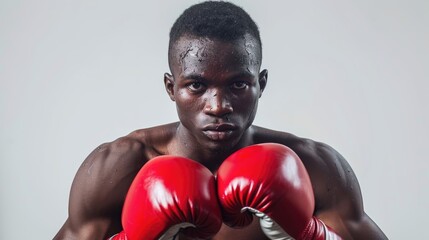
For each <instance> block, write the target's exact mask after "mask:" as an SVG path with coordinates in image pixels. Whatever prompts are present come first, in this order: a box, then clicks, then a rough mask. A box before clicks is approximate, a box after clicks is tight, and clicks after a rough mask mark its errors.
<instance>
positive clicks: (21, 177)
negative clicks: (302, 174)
mask: <svg viewBox="0 0 429 240" xmlns="http://www.w3.org/2000/svg"><path fill="white" fill-rule="evenodd" d="M195 2H196V1H155V0H151V1H133V0H125V1H110V0H108V1H101V0H91V1H87V0H75V1H55V0H41V1H25V0H1V1H0V114H1V118H0V147H1V149H0V159H1V168H0V184H1V185H0V186H1V188H0V189H1V195H0V198H1V199H0V227H1V228H0V239H51V238H52V237H53V236H54V235H55V233H56V232H57V231H58V229H59V228H60V226H61V225H62V224H63V222H64V220H65V219H66V215H67V203H68V194H69V190H70V185H71V182H72V180H73V177H74V174H75V173H76V170H77V168H78V166H79V165H80V164H81V162H82V161H83V160H84V158H85V157H86V155H87V154H88V153H89V152H90V151H91V150H92V149H93V148H95V147H96V146H97V145H99V144H100V143H102V142H106V141H112V140H114V139H116V138H117V137H119V136H123V135H125V134H127V133H129V132H131V131H132V130H134V129H137V128H143V127H150V126H154V125H158V124H161V123H167V122H172V121H176V119H177V117H176V114H175V107H174V104H173V103H172V102H171V101H170V100H169V98H168V97H167V95H166V93H165V91H164V89H163V81H162V80H163V73H164V72H166V71H168V65H167V44H168V32H169V29H170V27H171V25H172V23H173V21H174V20H175V19H176V18H177V17H178V16H179V14H180V13H181V12H182V11H183V10H184V9H185V8H186V7H188V6H189V5H191V4H192V3H195ZM234 2H236V3H237V4H238V5H241V6H242V7H244V8H245V9H246V10H247V11H248V12H249V13H250V15H251V16H252V17H253V18H254V20H255V21H256V22H257V24H258V25H259V27H260V30H261V35H262V41H263V46H264V60H263V67H264V68H268V69H269V78H268V80H269V81H268V87H267V89H266V91H265V93H264V96H263V97H262V98H261V102H260V107H259V114H258V116H257V118H256V121H255V124H257V125H262V126H265V127H269V128H273V129H277V130H283V131H288V132H292V133H295V134H297V135H299V136H303V137H308V138H312V139H315V140H319V141H323V142H326V143H328V144H330V145H331V146H333V147H334V148H335V149H337V150H338V151H339V152H340V153H342V154H343V155H344V156H345V157H346V159H348V161H349V162H350V164H351V165H352V167H353V168H354V170H355V172H356V174H357V176H358V178H359V180H360V184H361V188H362V192H363V197H364V202H365V207H366V211H367V212H368V214H369V215H370V216H371V217H372V218H373V219H374V220H375V221H376V222H377V223H378V225H379V226H380V227H381V228H382V229H383V230H384V232H385V233H386V234H387V235H388V236H389V238H391V239H429V233H428V231H427V229H426V228H425V227H426V224H425V222H427V221H426V218H427V214H428V207H427V204H428V203H429V190H428V187H427V183H428V182H429V181H428V180H429V174H428V173H427V170H428V167H429V166H428V158H427V157H426V156H425V154H426V152H427V149H428V148H427V147H426V143H427V136H428V135H429V127H428V123H429V110H428V107H427V106H426V105H427V103H428V102H429V97H428V94H427V93H428V90H429V87H428V86H429V84H428V80H429V78H428V77H429V64H428V63H429V61H428V60H429V57H428V56H429V44H428V43H429V30H428V29H429V28H428V23H429V14H428V13H429V2H428V1H425V0H421V1H418V0H390V1H388V0H362V1H340V0H326V1H319V0H310V1H274V0H272V1H256V0H255V1H244V0H243V1H234Z"/></svg>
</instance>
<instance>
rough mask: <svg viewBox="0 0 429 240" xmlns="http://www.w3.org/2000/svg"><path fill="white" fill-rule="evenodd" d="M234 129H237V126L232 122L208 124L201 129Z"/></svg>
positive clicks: (223, 130)
mask: <svg viewBox="0 0 429 240" xmlns="http://www.w3.org/2000/svg"><path fill="white" fill-rule="evenodd" d="M235 129H237V127H236V126H235V125H234V124H230V123H220V124H208V125H206V126H204V127H203V131H217V132H226V131H233V130H235Z"/></svg>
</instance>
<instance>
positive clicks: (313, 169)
mask: <svg viewBox="0 0 429 240" xmlns="http://www.w3.org/2000/svg"><path fill="white" fill-rule="evenodd" d="M255 132H256V136H257V137H255V138H256V141H257V142H276V143H280V144H284V145H285V146H288V147H289V148H291V149H292V150H293V151H294V152H296V154H297V155H298V156H299V157H300V159H301V160H302V162H303V163H304V165H305V167H306V169H307V172H308V174H309V176H310V179H311V182H312V185H313V191H314V195H315V203H316V206H315V212H314V214H315V215H316V216H317V217H319V218H320V219H322V220H323V221H324V222H325V223H326V224H327V225H328V226H331V227H333V228H334V229H335V230H336V231H337V232H338V233H340V234H341V235H342V236H343V237H344V238H345V239H353V238H355V239H386V237H385V236H384V234H383V233H382V231H381V230H380V229H379V228H378V226H377V225H376V224H375V223H374V222H373V221H372V220H371V219H370V218H369V217H368V216H367V214H366V213H365V211H364V207H363V200H362V194H361V190H360V186H359V182H358V179H357V178H356V175H355V173H354V172H353V169H352V168H351V166H350V165H349V163H348V162H347V161H346V159H345V158H344V157H343V156H342V155H341V154H340V153H339V152H338V151H336V150H335V149H334V148H332V147H331V146H329V145H328V144H325V143H322V142H318V141H314V140H311V139H307V138H301V137H298V136H295V135H293V134H290V133H285V132H279V131H273V130H269V129H264V128H256V131H255Z"/></svg>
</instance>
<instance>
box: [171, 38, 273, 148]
mask: <svg viewBox="0 0 429 240" xmlns="http://www.w3.org/2000/svg"><path fill="white" fill-rule="evenodd" d="M260 54H261V53H260V50H259V45H258V43H257V41H256V40H255V39H254V38H252V37H250V36H245V37H243V38H242V39H238V40H235V41H232V42H225V41H221V40H216V39H208V38H200V37H192V36H184V37H181V38H180V39H179V40H178V41H177V42H176V43H175V44H174V45H173V47H172V49H171V50H170V56H169V57H170V69H171V72H172V76H171V75H169V74H166V75H165V85H166V89H167V92H168V93H169V95H170V98H171V99H172V100H173V101H175V102H176V107H177V112H178V116H179V119H180V122H181V124H182V125H183V126H184V127H185V129H187V132H188V133H190V136H192V138H193V139H194V140H196V141H197V142H198V143H199V144H201V145H204V146H207V147H208V148H219V147H222V146H229V147H232V146H235V145H236V144H237V143H238V142H239V141H240V139H241V138H242V136H243V133H244V132H245V131H246V130H247V129H248V128H249V126H250V125H251V124H252V122H253V120H254V118H255V114H256V109H257V106H258V99H259V97H260V96H261V94H262V91H263V89H264V87H265V84H266V77H267V72H266V71H262V72H261V73H259V70H260V56H261V55H260Z"/></svg>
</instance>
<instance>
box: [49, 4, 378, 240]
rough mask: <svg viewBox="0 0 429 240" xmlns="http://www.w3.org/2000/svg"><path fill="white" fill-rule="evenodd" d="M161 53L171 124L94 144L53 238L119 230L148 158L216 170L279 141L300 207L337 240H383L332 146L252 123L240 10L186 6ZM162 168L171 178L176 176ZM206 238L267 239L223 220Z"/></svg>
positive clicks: (253, 90) (261, 79) (253, 46)
mask: <svg viewBox="0 0 429 240" xmlns="http://www.w3.org/2000/svg"><path fill="white" fill-rule="evenodd" d="M168 60H169V66H170V71H171V74H169V73H166V74H165V75H164V84H165V89H166V91H167V93H168V95H169V97H170V99H171V100H172V101H174V102H175V104H176V107H177V113H178V116H179V120H180V121H179V122H175V123H171V124H166V125H161V126H157V127H153V128H146V129H141V130H136V131H134V132H132V133H130V134H129V135H127V136H125V137H121V138H119V139H117V140H115V141H113V142H110V143H105V144H102V145H100V146H99V147H97V148H96V149H95V150H94V151H93V152H92V153H91V154H90V155H89V156H88V157H87V159H86V160H85V161H84V162H83V164H82V165H81V167H80V168H79V170H78V172H77V174H76V177H75V179H74V181H73V184H72V188H71V193H70V202H69V216H68V218H67V220H66V222H65V223H64V225H63V227H62V228H61V229H60V231H59V232H58V233H57V235H56V236H55V237H54V239H91V240H92V239H107V238H109V237H110V236H113V235H115V234H116V233H118V232H121V231H122V225H121V214H122V209H123V205H124V201H125V199H126V195H127V192H128V189H129V188H130V185H131V183H132V182H133V180H134V179H135V177H136V175H137V173H138V172H139V171H140V169H141V168H142V167H143V166H144V165H145V164H146V163H147V162H150V161H149V160H152V159H154V158H156V157H159V156H164V155H173V156H182V157H186V158H188V159H192V160H194V161H196V162H199V163H200V164H201V165H204V166H205V167H206V168H207V169H209V170H210V171H211V172H212V173H216V172H217V171H218V168H219V166H221V164H222V163H223V161H225V159H226V158H227V157H228V156H230V155H231V154H233V153H235V152H236V151H238V150H240V149H243V148H245V147H247V146H251V145H254V144H260V143H278V144H281V145H284V146H287V147H289V148H290V149H292V150H293V151H294V152H295V153H296V154H297V155H298V156H299V159H300V161H302V163H303V166H305V169H306V171H307V172H308V175H309V177H310V180H311V185H312V187H310V190H312V191H313V192H314V206H313V207H309V208H310V210H309V211H311V214H313V215H314V216H315V217H316V218H317V219H320V221H321V222H323V223H324V224H326V226H329V229H332V232H335V233H336V234H338V235H339V236H341V237H342V238H343V239H387V238H386V236H385V235H384V234H383V232H382V231H381V230H380V229H379V228H378V226H377V225H376V224H375V223H374V222H373V221H372V220H371V219H370V217H369V216H368V215H367V214H366V213H365V212H364V208H363V203H362V196H361V192H360V189H359V184H358V180H357V179H356V177H355V175H354V173H353V171H352V169H351V167H350V166H349V164H348V163H347V161H346V160H345V159H344V158H343V157H342V156H341V155H340V154H339V153H338V152H336V151H335V150H334V149H332V148H331V147H329V146H328V145H326V144H323V143H320V142H315V141H312V140H309V139H304V138H300V137H297V136H295V135H292V134H290V133H285V132H279V131H274V130H270V129H267V128H262V127H259V126H254V125H252V122H253V120H254V117H255V114H256V110H257V106H258V100H259V98H260V97H261V96H262V93H263V91H264V88H265V86H266V84H267V77H268V72H267V70H265V69H264V70H261V69H260V67H261V60H262V45H261V41H260V36H259V30H258V28H257V26H256V24H255V23H254V22H253V20H252V19H251V18H250V17H249V15H248V14H247V13H246V12H245V11H243V10H242V9H241V8H239V7H237V6H235V5H233V4H231V3H225V2H204V3H201V4H196V5H194V6H191V7H190V8H189V9H187V10H186V11H185V12H184V13H183V14H182V15H181V16H180V17H179V18H178V19H177V21H176V22H175V24H174V25H173V27H172V29H171V32H170V43H169V54H168ZM210 171H209V172H210ZM171 174H172V175H175V176H176V177H177V178H180V174H181V173H180V172H174V173H173V172H172V173H171ZM311 188H312V189H311ZM285 208H286V206H284V208H283V209H285ZM279 211H281V210H279ZM254 219H256V217H254ZM274 220H276V219H274ZM142 224H144V223H142ZM324 229H325V230H324V231H326V229H327V228H324ZM177 238H180V239H185V238H186V236H184V235H183V234H181V233H180V234H178V235H177V236H176V239H177ZM186 239H187V238H186ZM211 239H214V240H228V239H231V240H232V239H234V240H240V239H242V240H263V239H269V238H268V237H267V236H266V235H265V234H264V233H263V231H262V230H261V226H260V225H259V221H255V220H254V221H253V222H252V223H251V224H250V225H248V226H246V227H243V228H238V229H236V228H230V227H228V226H227V225H225V224H222V226H221V228H220V230H219V231H218V232H217V233H216V234H215V235H214V236H212V237H211ZM322 239H323V238H322ZM326 239H328V237H327V236H326Z"/></svg>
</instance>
